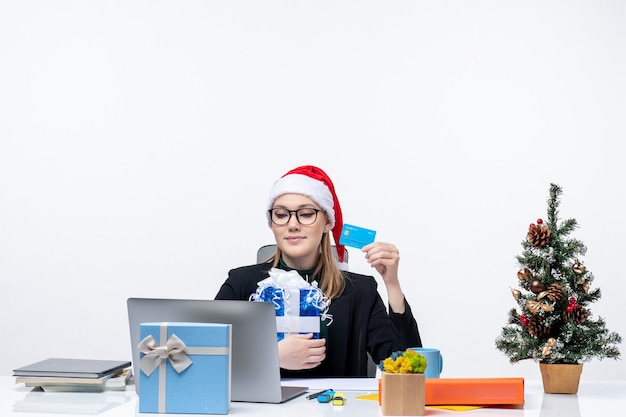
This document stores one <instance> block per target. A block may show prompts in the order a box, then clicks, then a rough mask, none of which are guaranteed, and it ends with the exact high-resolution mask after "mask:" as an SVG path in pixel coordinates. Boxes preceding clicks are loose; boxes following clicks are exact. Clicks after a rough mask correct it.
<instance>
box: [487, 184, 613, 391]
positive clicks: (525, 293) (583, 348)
mask: <svg viewBox="0 0 626 417" xmlns="http://www.w3.org/2000/svg"><path fill="white" fill-rule="evenodd" d="M561 193H562V190H561V187H559V186H558V185H556V184H550V198H549V200H548V212H547V216H548V217H547V221H544V220H542V219H537V221H536V222H535V223H531V224H530V226H529V228H528V232H527V234H526V238H525V239H524V241H523V242H522V248H523V252H522V253H521V255H518V256H517V257H516V258H517V262H518V264H519V267H520V269H519V271H518V272H517V278H518V279H517V283H518V286H519V288H520V289H514V288H512V289H511V293H512V295H513V297H514V299H515V301H516V302H517V308H513V309H511V310H510V311H509V314H508V322H507V324H506V326H504V327H503V328H502V331H501V333H500V335H499V336H498V337H497V338H496V342H495V344H496V348H497V349H498V350H500V351H502V352H504V354H505V355H506V356H508V358H509V361H510V362H511V363H516V362H518V361H521V360H524V359H531V360H534V361H536V362H538V363H539V365H540V370H541V372H542V380H543V385H544V392H546V393H564V394H565V393H567V394H575V393H576V392H577V391H578V381H579V379H580V374H581V372H582V365H583V363H584V362H587V361H590V360H591V359H593V358H597V359H603V358H612V359H618V358H619V356H620V352H619V350H618V348H617V345H618V344H619V343H621V340H622V339H621V337H620V335H619V334H617V333H615V332H610V331H609V330H608V329H607V328H606V323H605V321H604V319H603V318H601V317H598V318H597V319H595V320H594V319H593V316H592V313H591V310H590V308H589V305H590V304H592V303H594V302H595V301H597V300H598V299H600V296H601V293H600V289H599V288H597V287H594V286H593V281H594V276H593V274H592V273H591V271H589V270H588V269H587V268H586V267H585V266H584V265H583V263H582V261H581V257H582V256H583V255H585V253H586V250H587V248H586V247H585V245H584V244H583V242H581V241H580V240H578V239H574V238H570V237H568V236H569V235H570V233H571V232H572V231H573V230H574V229H575V228H576V227H577V222H576V220H575V219H568V220H565V221H563V222H560V220H559V218H558V206H559V204H560V195H561Z"/></svg>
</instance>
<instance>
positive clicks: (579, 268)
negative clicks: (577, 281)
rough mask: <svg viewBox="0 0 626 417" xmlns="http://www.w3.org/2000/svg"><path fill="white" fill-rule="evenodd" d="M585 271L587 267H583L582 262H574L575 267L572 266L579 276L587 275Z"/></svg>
mask: <svg viewBox="0 0 626 417" xmlns="http://www.w3.org/2000/svg"><path fill="white" fill-rule="evenodd" d="M585 270H586V268H585V265H583V264H582V262H580V261H579V260H578V259H576V262H574V265H572V271H574V272H575V273H577V274H578V275H581V274H584V273H585Z"/></svg>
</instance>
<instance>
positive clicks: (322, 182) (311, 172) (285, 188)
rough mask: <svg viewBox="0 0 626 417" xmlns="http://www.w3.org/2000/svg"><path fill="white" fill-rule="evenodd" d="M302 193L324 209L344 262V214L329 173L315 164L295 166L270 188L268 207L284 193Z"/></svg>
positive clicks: (269, 218) (340, 259)
mask: <svg viewBox="0 0 626 417" xmlns="http://www.w3.org/2000/svg"><path fill="white" fill-rule="evenodd" d="M290 193H294V194H302V195H305V196H307V197H309V198H310V199H311V200H313V201H315V202H316V203H317V204H318V205H319V206H320V207H321V208H322V210H324V212H325V213H326V215H327V216H328V221H329V222H330V228H331V229H332V232H333V237H334V239H335V245H336V246H337V255H338V258H339V262H341V263H343V262H344V260H343V258H344V253H345V248H344V246H343V245H340V244H339V238H340V237H341V229H342V228H343V216H342V215H341V206H339V200H337V195H336V194H335V186H334V185H333V182H332V181H331V180H330V178H329V177H328V175H326V173H325V172H324V171H322V170H321V169H319V168H318V167H315V166H313V165H303V166H300V167H298V168H294V169H292V170H291V171H289V172H287V173H286V174H285V175H283V176H282V177H281V178H280V179H279V180H278V181H276V182H275V183H274V185H273V186H272V189H271V190H270V196H269V199H268V202H267V209H268V210H270V209H271V208H272V206H273V205H274V200H276V198H278V197H279V196H281V195H283V194H290ZM267 220H268V224H269V225H270V227H271V225H272V219H271V216H270V213H269V211H268V213H267Z"/></svg>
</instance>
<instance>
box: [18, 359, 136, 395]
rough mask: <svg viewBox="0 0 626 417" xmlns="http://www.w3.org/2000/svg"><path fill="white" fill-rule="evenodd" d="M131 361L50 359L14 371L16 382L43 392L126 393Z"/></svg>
mask: <svg viewBox="0 0 626 417" xmlns="http://www.w3.org/2000/svg"><path fill="white" fill-rule="evenodd" d="M130 364H131V363H130V361H116V360H101V359H70V358H49V359H45V360H43V361H40V362H35V363H33V364H30V365H27V366H24V367H21V368H17V369H14V370H13V376H14V377H15V382H16V383H18V384H20V383H23V384H25V385H26V386H27V387H40V388H41V389H43V390H44V391H84V392H99V391H104V390H124V389H126V384H127V383H128V381H129V379H130V377H131V370H130Z"/></svg>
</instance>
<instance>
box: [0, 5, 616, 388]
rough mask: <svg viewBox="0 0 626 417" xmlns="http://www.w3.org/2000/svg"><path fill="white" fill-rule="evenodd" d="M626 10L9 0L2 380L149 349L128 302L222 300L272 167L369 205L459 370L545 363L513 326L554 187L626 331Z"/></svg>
mask: <svg viewBox="0 0 626 417" xmlns="http://www.w3.org/2000/svg"><path fill="white" fill-rule="evenodd" d="M625 18H626V3H624V2H621V1H618V0H615V1H598V0H594V1H571V0H568V1H565V0H563V1H524V2H521V1H500V0H498V1H495V0H494V1H363V0H359V1H351V0H350V1H349V0H344V1H336V0H333V1H291V0H290V1H222V0H219V1H210V0H202V1H182V0H181V1H158V0H149V1H148V0H146V1H138V0H130V1H129V0H124V1H113V0H106V1H104V0H103V1H81V0H75V1H70V0H55V1H46V0H20V1H18V0H0V280H1V281H0V285H1V287H0V308H1V310H0V311H1V317H0V335H1V336H0V338H1V339H0V340H1V343H0V349H1V354H0V374H2V375H10V374H11V370H12V369H13V368H15V367H18V366H22V365H26V364H28V363H30V362H34V361H37V360H40V359H44V358H46V357H55V356H56V357H65V356H67V357H85V358H107V359H118V358H120V359H128V358H130V339H129V335H128V328H127V318H126V299H127V298H128V297H131V296H141V297H180V298H213V297H214V296H215V294H216V292H217V290H218V288H219V286H220V284H221V283H222V282H223V280H224V279H225V278H226V276H227V273H228V270H229V269H230V268H233V267H237V266H240V265H245V264H250V263H254V261H255V254H256V250H257V248H258V247H259V246H261V245H263V244H266V243H271V242H272V240H273V239H272V234H271V232H270V230H269V228H268V226H267V223H266V220H265V204H266V198H267V195H268V192H269V189H270V186H271V184H272V183H273V181H274V180H276V179H277V178H278V177H280V176H281V175H282V174H283V173H285V172H286V171H287V170H289V169H291V168H293V167H295V166H298V165H301V164H309V163H310V164H316V165H319V166H320V167H322V168H323V169H324V170H326V171H327V172H328V173H329V175H330V176H331V177H332V178H333V180H334V182H335V186H336V189H337V193H338V195H339V198H340V200H341V203H342V206H343V210H344V217H345V221H346V222H348V223H352V224H357V225H361V226H364V227H369V228H373V229H376V230H377V231H378V235H377V238H378V240H382V241H389V242H393V243H395V244H396V245H397V246H398V247H399V249H400V253H401V264H400V268H401V269H400V272H401V280H402V283H403V286H404V290H405V293H406V296H407V298H408V300H409V301H410V303H411V305H412V307H413V309H414V313H415V315H416V317H417V320H418V323H419V326H420V330H421V334H422V338H423V341H424V344H425V345H426V346H429V347H439V348H441V350H442V352H443V355H444V372H443V374H442V376H445V377H498V376H502V377H505V376H522V377H526V378H531V379H537V378H539V371H538V366H537V365H536V364H535V363H534V362H529V361H527V362H522V363H519V364H515V365H511V364H509V362H508V359H507V358H506V357H505V356H504V354H503V353H501V352H500V351H498V350H496V349H495V345H494V341H495V338H496V337H497V336H498V335H499V333H500V330H501V328H502V326H503V325H504V324H505V323H506V318H507V312H508V310H509V309H510V308H512V307H514V305H515V303H514V300H513V298H512V296H511V293H510V289H509V288H510V287H515V286H516V285H517V277H516V272H517V269H518V266H517V264H516V261H515V256H516V255H518V254H519V253H521V250H522V248H521V242H522V240H523V239H524V237H525V234H526V231H527V228H528V225H529V224H530V223H531V222H534V221H535V220H536V219H537V218H540V217H545V216H546V209H547V204H546V201H547V199H548V190H549V186H550V183H551V182H554V183H557V184H559V185H561V186H562V187H563V191H564V193H563V196H562V202H561V210H560V214H561V217H562V218H563V219H566V218H575V219H576V220H577V221H578V223H579V226H580V227H579V228H578V229H577V230H576V231H575V233H574V234H573V235H572V237H576V238H578V239H581V240H582V241H583V242H584V243H585V244H586V245H587V247H588V252H587V255H586V256H585V257H583V258H582V260H583V262H584V263H585V265H586V266H587V268H588V269H589V270H591V271H592V272H593V273H594V275H595V282H594V284H595V286H598V287H600V288H601V290H602V298H601V299H600V300H599V301H598V302H597V303H595V304H593V305H592V307H591V308H592V314H594V317H595V316H597V315H600V316H602V317H604V318H606V320H607V325H608V328H609V329H610V330H612V331H616V332H618V333H620V334H621V335H622V336H623V337H626V321H624V319H623V318H624V317H626V312H625V307H624V306H625V303H624V298H625V297H626V291H625V289H626V288H625V284H624V283H625V279H624V278H625V269H626V264H625V263H624V250H625V249H626V248H625V244H624V235H625V234H626V230H625V227H626V226H625V222H624V213H625V212H626V198H625V193H624V188H623V186H622V181H623V178H624V171H625V168H624V152H623V150H624V139H625V134H626V127H625V115H626V77H624V74H626V25H624V21H625V20H624V19H625ZM350 255H351V261H350V268H351V270H353V271H355V272H363V273H370V272H373V271H372V270H371V269H369V267H368V266H367V264H366V263H365V261H364V260H363V259H362V255H360V254H359V253H358V252H357V251H356V250H354V249H353V250H352V251H350ZM377 279H378V282H379V284H380V285H381V286H382V281H381V280H380V277H378V276H377ZM383 296H385V294H384V293H383ZM621 350H622V351H623V350H624V345H623V344H622V345H621ZM625 373H626V366H625V365H624V362H623V360H618V361H613V360H604V361H598V360H593V361H591V362H589V363H587V364H586V365H585V369H584V371H583V378H585V379H590V380H591V379H623V377H624V374H625Z"/></svg>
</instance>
